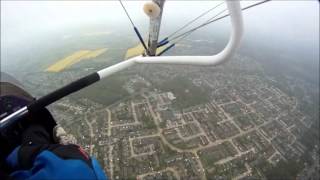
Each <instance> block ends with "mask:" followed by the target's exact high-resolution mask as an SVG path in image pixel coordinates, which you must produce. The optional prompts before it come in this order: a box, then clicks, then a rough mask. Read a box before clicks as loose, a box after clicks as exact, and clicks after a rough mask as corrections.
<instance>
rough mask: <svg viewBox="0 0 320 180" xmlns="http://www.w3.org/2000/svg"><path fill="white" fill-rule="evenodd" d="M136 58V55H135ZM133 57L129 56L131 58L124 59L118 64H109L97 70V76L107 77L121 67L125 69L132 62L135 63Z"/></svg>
mask: <svg viewBox="0 0 320 180" xmlns="http://www.w3.org/2000/svg"><path fill="white" fill-rule="evenodd" d="M135 58H137V57H135ZM135 58H131V59H128V60H125V61H122V62H120V63H118V64H115V65H112V66H109V67H107V68H105V69H102V70H100V71H98V72H97V73H98V74H99V77H100V79H102V78H105V77H108V76H110V75H112V74H114V73H116V72H119V71H121V70H123V69H126V68H128V67H130V66H132V65H134V64H136V62H135Z"/></svg>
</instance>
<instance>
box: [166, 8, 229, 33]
mask: <svg viewBox="0 0 320 180" xmlns="http://www.w3.org/2000/svg"><path fill="white" fill-rule="evenodd" d="M222 4H224V2H222V3H219V4H218V5H216V6H214V7H212V8H210V9H209V10H207V11H205V12H204V13H202V14H200V15H199V16H197V17H196V18H194V19H192V20H191V21H189V22H187V23H186V24H185V25H183V26H182V27H180V28H179V29H178V30H176V31H174V32H173V33H171V34H170V35H168V36H167V38H170V37H172V36H173V35H175V34H177V33H178V32H179V31H181V30H183V29H184V28H186V27H188V26H189V25H190V24H192V23H193V22H195V21H196V20H198V19H199V18H201V17H203V16H204V15H206V14H208V13H209V12H210V11H213V10H214V9H216V8H218V7H219V6H221V5H222Z"/></svg>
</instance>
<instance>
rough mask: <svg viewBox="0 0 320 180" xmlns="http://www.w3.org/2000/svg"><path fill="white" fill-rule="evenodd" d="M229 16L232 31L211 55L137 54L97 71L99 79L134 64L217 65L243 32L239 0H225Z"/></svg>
mask: <svg viewBox="0 0 320 180" xmlns="http://www.w3.org/2000/svg"><path fill="white" fill-rule="evenodd" d="M226 3H227V7H228V11H229V14H230V17H231V25H232V31H231V34H230V39H229V42H228V44H227V45H226V47H225V48H224V49H223V50H222V51H221V52H220V53H218V54H216V55H213V56H146V57H143V56H138V57H134V58H131V59H128V60H125V61H123V62H120V63H118V64H115V65H113V66H110V67H108V68H105V69H102V70H100V71H98V74H99V76H100V79H102V78H105V77H107V76H109V75H111V74H114V73H116V72H118V71H121V70H123V69H126V68H128V67H130V66H132V65H135V64H185V65H199V66H208V65H218V64H220V63H222V62H225V61H227V60H228V59H230V58H231V56H232V55H233V54H234V53H235V51H236V50H237V47H238V46H239V44H240V41H241V38H242V34H243V18H242V11H241V6H240V1H239V0H227V1H226Z"/></svg>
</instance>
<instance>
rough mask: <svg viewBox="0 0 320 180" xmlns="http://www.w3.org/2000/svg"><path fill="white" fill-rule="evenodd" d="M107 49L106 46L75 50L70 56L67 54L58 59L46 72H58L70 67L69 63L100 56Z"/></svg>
mask: <svg viewBox="0 0 320 180" xmlns="http://www.w3.org/2000/svg"><path fill="white" fill-rule="evenodd" d="M107 50H108V49H107V48H103V49H97V50H80V51H77V52H75V53H73V54H71V55H70V56H67V57H65V58H63V59H61V60H59V61H58V62H56V63H55V64H53V65H51V66H49V67H48V68H47V69H46V71H48V72H60V71H62V70H64V69H66V68H68V67H70V66H71V65H73V64H75V63H78V62H80V61H82V60H86V59H92V58H95V57H98V56H100V55H101V54H103V53H105V52H106V51H107Z"/></svg>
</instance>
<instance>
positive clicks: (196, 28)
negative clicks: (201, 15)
mask: <svg viewBox="0 0 320 180" xmlns="http://www.w3.org/2000/svg"><path fill="white" fill-rule="evenodd" d="M269 1H271V0H265V1H261V2H258V3H255V4H252V5H249V6H247V7H245V8H242V9H241V11H244V10H247V9H250V8H253V7H256V6H258V5H261V4H264V3H267V2H269ZM226 10H227V9H225V10H223V11H220V12H219V13H218V14H216V15H215V16H213V17H212V18H210V19H209V20H208V21H206V22H205V23H203V24H201V25H199V26H197V27H195V28H193V29H190V30H189V31H186V32H184V33H182V34H180V35H177V36H175V37H173V38H172V39H170V41H172V40H176V41H175V42H173V43H172V44H171V45H170V46H169V47H167V48H166V49H164V50H163V51H162V52H160V53H159V54H158V55H162V54H163V53H165V52H166V51H168V50H169V49H171V48H172V47H173V46H174V45H175V43H178V42H180V41H182V40H183V39H185V38H186V37H187V36H189V35H190V34H191V33H193V32H194V31H196V30H198V29H200V28H202V27H204V26H206V25H208V24H211V23H213V22H216V21H218V20H221V19H223V18H226V17H228V16H230V14H226V15H223V16H221V17H218V18H216V17H217V16H219V15H221V14H222V13H223V12H225V11H226ZM179 38H180V39H179ZM177 39H178V40H177ZM167 41H168V42H169V40H168V39H167Z"/></svg>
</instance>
